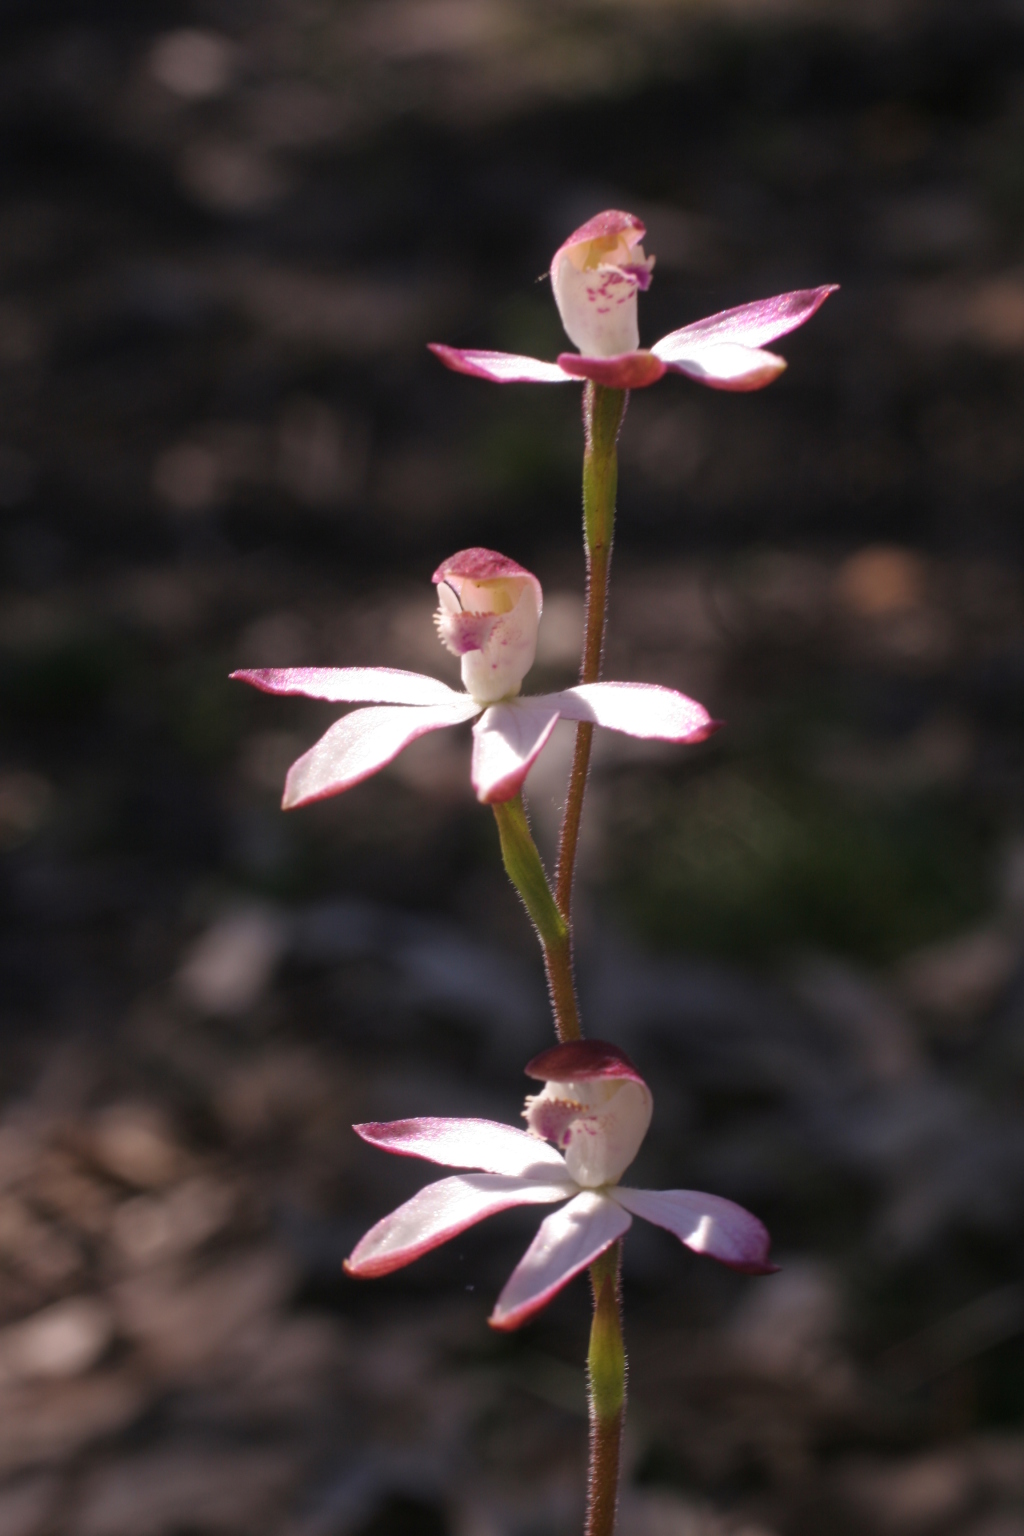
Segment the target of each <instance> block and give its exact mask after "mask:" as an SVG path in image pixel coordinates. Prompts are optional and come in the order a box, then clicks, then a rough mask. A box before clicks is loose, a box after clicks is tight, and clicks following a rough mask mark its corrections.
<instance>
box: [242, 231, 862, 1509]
mask: <svg viewBox="0 0 1024 1536" xmlns="http://www.w3.org/2000/svg"><path fill="white" fill-rule="evenodd" d="M644 234H645V231H644V226H643V225H642V224H641V222H640V220H639V219H637V218H635V217H633V215H631V214H628V213H620V212H617V211H615V210H610V211H608V212H606V213H601V214H598V215H597V217H596V218H593V219H591V220H590V221H589V222H588V223H587V224H584V225H583V227H582V228H581V229H578V230H577V231H576V233H575V234H574V235H572V236H570V238H569V239H568V240H567V241H566V242H565V244H564V245H563V246H561V247H560V249H559V250H558V251H556V253H555V256H554V260H553V261H552V264H551V283H552V288H553V291H554V296H555V301H556V303H557V305H558V309H559V313H560V314H561V317H562V323H563V325H564V326H565V330H566V332H567V334H568V336H569V337H570V339H571V340H572V342H573V343H574V344H575V345H576V346H577V347H578V348H579V351H578V352H565V353H562V354H561V355H560V356H559V357H558V359H557V361H556V362H553V363H551V362H543V361H541V360H539V359H537V358H530V357H518V356H512V355H510V354H508V353H503V352H481V351H464V350H462V351H460V350H457V349H455V348H452V347H447V346H441V345H439V344H435V345H434V346H433V347H432V350H433V351H434V352H435V353H436V354H437V355H438V356H439V357H440V358H441V360H442V361H443V362H444V363H445V364H446V365H447V366H448V367H450V368H452V369H454V370H456V371H457V372H460V373H467V374H471V375H474V376H476V377H479V378H485V379H490V380H492V381H494V382H496V383H501V384H509V383H516V382H523V383H540V384H562V383H570V382H573V381H577V382H578V381H580V380H583V381H585V387H584V392H583V424H584V455H583V536H584V551H585V557H586V573H587V602H586V628H585V634H584V642H583V655H582V658H581V662H580V682H579V684H578V685H577V686H576V687H574V688H566V689H563V690H562V691H561V692H559V693H548V694H538V695H525V696H524V695H523V694H522V692H521V689H522V684H523V680H524V679H525V677H526V675H527V673H528V672H529V670H530V668H531V667H532V665H533V661H534V655H535V652H536V645H537V631H538V625H539V624H540V622H541V615H542V611H543V593H542V591H541V585H540V582H539V581H538V580H537V578H536V577H535V576H534V575H533V574H532V573H531V572H530V571H528V570H526V569H525V568H524V567H523V566H521V565H518V564H517V563H516V561H514V560H511V559H509V558H508V556H506V555H502V554H499V553H498V552H497V551H495V550H492V549H486V548H481V547H475V548H472V549H464V550H460V551H459V552H458V553H457V554H455V555H452V556H451V557H450V558H449V559H447V560H445V561H443V562H442V563H441V565H440V566H438V568H437V570H436V571H435V572H434V577H433V580H434V585H435V586H436V588H437V595H438V605H439V606H438V611H437V613H436V615H435V622H436V625H437V631H438V637H439V639H440V640H441V642H442V644H443V645H444V646H445V647H446V648H447V649H448V650H449V651H450V652H452V653H453V654H454V655H456V656H458V657H459V658H460V660H461V670H462V683H463V691H462V692H458V691H457V690H455V689H452V688H449V687H448V686H447V684H445V683H443V682H440V681H439V680H438V679H436V678H433V677H427V676H422V675H420V674H418V673H412V672H401V671H396V670H395V669H393V668H388V667H299V668H268V669H262V670H259V671H242V672H237V673H235V674H233V675H234V676H236V677H239V678H241V679H242V680H244V681H245V682H248V683H250V684H252V685H254V686H255V687H257V688H260V689H262V690H264V691H265V692H268V693H276V694H302V695H305V696H306V697H307V698H315V699H328V700H333V701H335V702H338V703H357V704H366V705H369V706H370V707H368V708H361V709H355V710H353V711H351V712H350V713H348V714H346V715H344V716H342V718H341V719H339V720H337V721H336V722H335V723H334V725H332V726H331V727H330V728H329V730H328V731H327V732H326V734H325V735H324V736H323V737H321V739H320V740H319V741H318V742H316V743H315V744H314V745H313V746H312V747H311V748H310V749H309V751H307V752H306V753H304V755H303V756H302V757H300V758H299V759H298V760H297V762H295V763H293V765H292V767H291V769H290V770H289V772H288V776H287V779H286V781H285V790H284V806H285V808H286V809H290V808H292V807H295V806H300V805H305V804H308V803H310V802H312V801H315V800H320V799H323V798H325V797H326V796H329V795H336V794H340V793H341V792H342V791H344V790H348V789H351V788H353V787H354V786H355V785H357V784H359V783H360V782H361V781H362V780H363V779H365V778H367V777H368V776H369V775H370V774H373V773H376V772H378V771H379V770H380V769H382V768H384V767H385V766H386V765H387V764H388V763H390V762H391V761H392V760H393V759H394V758H395V757H397V755H398V754H399V752H401V751H402V750H403V749H404V748H405V747H406V746H408V745H409V744H410V743H411V742H413V741H415V740H416V739H417V737H419V736H422V735H424V734H425V733H426V732H428V731H436V730H440V729H442V728H443V727H447V726H460V725H462V724H464V723H465V722H468V721H469V720H475V724H474V726H473V752H472V764H471V770H470V778H471V782H472V786H473V789H474V791H475V793H476V796H477V799H478V800H479V801H481V803H483V804H485V805H490V806H491V807H492V809H493V812H494V816H495V819H496V822H497V826H498V833H499V838H500V842H501V852H502V857H503V859H504V863H505V868H506V870H507V872H508V874H509V877H510V879H511V880H512V882H513V884H514V885H515V887H516V889H517V890H518V892H519V894H520V896H521V897H522V900H523V903H524V905H525V907H526V909H527V912H528V913H529V915H530V918H531V919H532V921H533V923H534V926H535V928H536V930H537V934H538V937H539V939H540V943H541V947H542V949H543V953H544V962H545V968H546V971H547V977H548V983H549V989H550V994H551V1004H552V1012H553V1016H554V1023H555V1031H556V1034H557V1036H558V1040H559V1042H560V1043H559V1044H558V1045H557V1046H555V1047H553V1048H552V1049H551V1050H548V1051H545V1052H542V1053H541V1055H540V1056H538V1057H536V1058H535V1059H534V1060H533V1061H531V1062H530V1063H529V1064H528V1065H527V1068H526V1070H527V1072H528V1074H529V1075H531V1076H533V1077H536V1078H538V1079H540V1080H541V1081H542V1082H543V1083H544V1084H545V1086H544V1088H543V1090H542V1091H541V1092H540V1093H538V1094H537V1095H535V1096H534V1097H532V1098H530V1099H528V1100H527V1103H526V1109H525V1112H524V1114H525V1119H526V1125H527V1129H526V1131H521V1130H518V1129H516V1128H514V1127H512V1126H505V1125H499V1124H497V1123H495V1122H492V1121H487V1120H452V1119H439V1118H435V1117H423V1118H419V1119H414V1120H403V1121H394V1122H391V1123H389V1124H379V1123H373V1124H368V1125H360V1126H356V1127H355V1130H356V1131H357V1132H358V1134H359V1135H360V1136H362V1137H363V1139H364V1140H366V1141H368V1142H371V1143H372V1144H373V1145H375V1146H378V1147H381V1148H383V1149H384V1150H386V1151H390V1152H396V1153H399V1154H401V1155H403V1156H411V1157H421V1158H425V1159H428V1160H429V1161H432V1162H436V1163H441V1164H446V1165H448V1166H449V1167H453V1168H458V1169H463V1170H470V1171H469V1172H463V1173H460V1174H457V1175H455V1176H453V1177H450V1178H445V1179H442V1180H440V1181H439V1182H437V1183H435V1184H431V1185H428V1186H427V1187H426V1188H424V1189H422V1190H421V1191H420V1192H419V1194H418V1195H415V1196H413V1198H412V1199H411V1200H409V1201H407V1202H406V1204H405V1205H403V1206H401V1207H400V1208H399V1209H398V1210H397V1211H394V1212H392V1213H391V1215H390V1216H386V1217H384V1218H383V1220H382V1221H380V1222H378V1223H377V1225H376V1226H375V1227H373V1228H372V1230H371V1231H370V1232H368V1233H367V1234H366V1236H365V1237H364V1238H363V1239H362V1241H361V1242H360V1243H358V1244H357V1246H356V1248H355V1249H354V1250H353V1252H352V1254H351V1255H350V1257H349V1259H348V1261H347V1264H346V1268H347V1269H348V1270H349V1272H350V1273H351V1274H353V1275H356V1276H360V1277H363V1278H372V1277H374V1276H380V1275H386V1274H389V1273H391V1271H392V1270H395V1269H398V1268H400V1267H402V1266H403V1265H405V1264H409V1263H411V1262H412V1261H413V1260H414V1259H416V1258H418V1257H419V1256H420V1255H421V1254H423V1253H426V1252H427V1251H428V1250H429V1249H431V1248H433V1247H436V1246H437V1244H438V1243H441V1242H445V1241H447V1239H448V1238H450V1237H454V1236H455V1235H456V1234H457V1233H459V1232H461V1231H464V1230H465V1228H466V1227H468V1226H470V1225H472V1224H473V1223H475V1222H477V1221H480V1220H482V1219H483V1218H484V1217H485V1216H489V1215H491V1214H493V1213H494V1212H497V1211H501V1210H504V1209H506V1208H507V1207H509V1206H512V1205H522V1204H557V1203H560V1202H567V1203H566V1204H565V1205H564V1206H563V1208H562V1209H560V1210H558V1211H556V1212H554V1213H553V1214H552V1215H550V1216H547V1217H546V1218H545V1219H544V1220H543V1221H542V1223H541V1225H540V1229H539V1231H538V1233H537V1236H536V1238H535V1239H534V1241H533V1243H532V1244H531V1245H530V1248H529V1249H528V1250H527V1253H526V1254H525V1256H524V1257H523V1259H522V1261H521V1263H520V1264H519V1265H518V1266H517V1268H516V1270H515V1271H514V1273H513V1274H512V1276H511V1278H510V1279H509V1282H508V1284H507V1285H506V1286H505V1288H504V1290H503V1291H502V1294H501V1296H500V1297H499V1299H498V1303H497V1305H496V1307H495V1309H494V1312H493V1313H492V1315H491V1318H490V1322H491V1324H492V1326H493V1327H495V1328H499V1329H510V1328H517V1327H519V1326H520V1325H521V1324H523V1323H525V1322H526V1321H528V1319H529V1318H530V1317H532V1316H533V1315H534V1313H535V1312H536V1311H537V1310H538V1308H540V1307H542V1306H544V1305H545V1304H546V1303H547V1302H548V1301H549V1300H550V1299H551V1297H552V1296H554V1295H555V1294H556V1293H557V1292H558V1291H559V1290H560V1289H561V1288H562V1287H563V1286H565V1285H566V1284H567V1283H568V1282H569V1281H570V1280H571V1279H572V1278H573V1276H574V1275H577V1274H579V1273H580V1272H581V1271H582V1270H584V1269H587V1268H589V1270H590V1279H591V1286H592V1291H593V1306H594V1313H593V1324H592V1329H591V1339H590V1350H589V1355H588V1384H589V1399H590V1477H589V1483H588V1498H587V1524H586V1531H587V1536H612V1532H613V1528H614V1524H615V1511H616V1505H617V1500H618V1486H619V1447H620V1440H621V1433H622V1423H623V1415H624V1411H625V1373H626V1357H625V1350H624V1346H623V1339H622V1322H621V1294H620V1278H619V1277H620V1261H621V1241H620V1240H621V1238H622V1236H623V1234H624V1233H625V1232H626V1231H627V1229H628V1228H629V1226H630V1225H631V1222H632V1218H633V1216H640V1217H643V1218H645V1219H646V1220H649V1221H653V1222H655V1223H656V1224H658V1225H659V1226H662V1227H665V1228H667V1229H668V1230H669V1231H670V1232H673V1233H675V1235H676V1236H677V1237H678V1238H679V1239H680V1240H681V1241H682V1242H683V1243H684V1244H686V1246H687V1247H689V1248H690V1249H692V1250H693V1251H694V1252H697V1253H702V1254H706V1255H708V1256H709V1257H712V1258H715V1259H718V1260H719V1261H720V1262H721V1263H723V1264H727V1265H729V1266H731V1267H732V1268H734V1269H739V1270H741V1271H743V1272H745V1273H747V1274H768V1273H770V1272H771V1271H772V1269H773V1267H774V1266H773V1265H772V1264H771V1263H770V1262H769V1259H768V1248H769V1240H768V1234H767V1233H766V1232H765V1230H764V1228H763V1227H762V1226H761V1223H760V1222H759V1221H758V1220H757V1218H756V1217H754V1216H752V1215H750V1213H749V1212H747V1211H744V1210H742V1209H741V1208H740V1207H739V1206H736V1205H734V1204H733V1203H732V1202H731V1201H728V1200H723V1199H721V1198H720V1197H719V1196H715V1195H705V1194H699V1193H696V1192H695V1191H692V1190H661V1191H652V1190H638V1189H628V1188H623V1187H622V1186H621V1185H620V1183H619V1180H620V1178H621V1176H622V1174H623V1173H624V1171H625V1170H626V1168H627V1167H628V1166H629V1164H630V1163H631V1162H632V1160H633V1158H634V1157H635V1155H636V1153H637V1150H638V1148H639V1146H640V1143H641V1142H642V1140H643V1138H644V1135H645V1133H646V1131H647V1127H648V1125H649V1123H650V1119H651V1114H652V1110H653V1101H652V1098H651V1094H650V1090H649V1089H648V1087H647V1084H646V1083H645V1082H644V1080H643V1078H642V1077H641V1076H640V1074H639V1072H638V1071H637V1069H636V1068H635V1067H634V1066H633V1064H632V1063H631V1062H630V1061H629V1060H628V1058H627V1057H626V1056H625V1055H624V1054H623V1052H622V1051H621V1050H619V1049H618V1047H616V1046H614V1045H610V1044H608V1043H607V1042H602V1041H596V1040H583V1039H582V1038H581V1037H582V1033H583V1032H582V1029H581V1025H580V1018H579V1009H578V1006H577V1000H576V988H575V982H574V976H573V953H572V891H573V876H574V871H575V867H576V854H577V848H578V843H579V831H580V823H581V818H582V813H583V803H584V796H585V792H586V784H587V773H588V769H589V764H590V749H591V743H592V739H593V732H594V727H595V725H600V726H604V727H607V728H609V729H611V730H616V731H623V732H626V733H628V734H629V735H632V736H638V737H645V738H651V737H654V738H659V739H661V740H664V741H672V742H677V743H680V744H684V743H686V744H691V743H696V742H700V741H703V740H704V739H705V738H706V737H707V736H709V735H710V734H711V732H712V731H713V730H714V729H716V725H717V722H716V721H714V720H712V718H711V716H710V715H709V714H708V712H707V710H706V709H704V707H703V706H702V705H700V704H698V703H696V702H695V701H694V700H693V699H690V698H687V697H686V695H685V694H681V693H677V692H676V691H675V690H674V689H670V688H661V687H657V686H655V685H653V684H649V683H637V682H602V681H600V677H601V665H602V657H603V652H604V637H605V618H606V612H607V605H608V578H609V569H610V562H611V553H612V541H613V537H614V525H615V495H616V484H617V461H616V444H617V441H618V435H619V431H620V428H621V426H622V421H623V417H624V415H625V410H626V404H627V401H628V398H629V396H628V392H629V390H631V389H639V388H644V387H646V386H648V385H650V384H654V383H656V382H657V381H658V380H659V379H661V378H662V377H664V375H665V374H666V373H681V374H685V375H687V376H688V377H689V378H691V379H694V380H696V381H697V382H699V383H702V384H706V385H708V386H710V387H711V388H713V389H725V390H753V389H760V388H762V387H763V386H764V385H766V384H770V383H771V382H772V380H773V379H775V378H777V377H778V375H779V374H780V373H781V372H782V370H783V369H784V368H785V366H786V365H785V363H784V361H783V360H782V358H780V357H776V356H775V355H774V354H773V353H771V352H766V351H764V350H763V347H764V344H765V343H766V342H768V341H771V340H772V339H773V338H774V337H777V336H782V335H784V334H785V333H786V332H788V331H791V330H794V329H795V328H796V327H797V326H799V325H802V324H803V323H804V321H805V320H808V319H809V318H810V317H811V315H813V314H814V312H815V310H817V309H818V308H819V306H820V305H821V304H822V303H823V302H824V300H825V299H826V298H827V296H828V294H829V293H831V292H832V291H833V290H832V288H830V287H821V288H813V289H802V290H800V291H798V292H794V293H786V294H781V295H779V296H777V297H776V298H772V299H764V300H762V301H760V302H758V303H755V304H747V305H743V306H741V307H740V308H738V309H732V310H726V311H725V312H723V313H722V314H718V315H713V316H711V317H710V318H709V319H706V320H699V321H697V322H696V323H695V324H693V325H689V326H686V327H684V328H683V329H682V330H679V331H673V332H671V333H670V334H669V335H668V336H664V337H662V339H661V340H660V341H658V342H655V344H654V346H653V347H651V348H650V349H649V350H646V349H644V348H642V347H641V346H640V334H639V327H638V317H637V296H638V294H639V293H641V292H642V291H643V290H645V289H646V288H647V287H649V285H650V282H651V274H652V271H653V268H654V258H653V256H647V255H645V253H644V248H643V244H642V241H643V238H644ZM559 719H567V720H572V721H574V722H576V744H575V751H574V756H573V763H572V770H571V774H570V779H569V784H568V789H567V794H566V801H565V808H564V812H563V818H562V827H561V835H560V839H559V852H558V868H557V879H556V882H555V884H554V886H552V883H551V882H550V881H549V879H548V875H547V872H546V871H545V869H544V865H543V863H542V861H541V858H540V855H539V853H538V851H537V848H536V845H535V843H534V840H533V837H532V835H531V832H530V827H529V822H528V820H527V817H526V812H525V809H524V807H523V801H522V793H521V791H522V787H523V784H524V782H525V780H526V777H527V775H528V773H529V771H530V769H531V767H532V766H533V764H534V762H535V761H536V759H537V757H538V756H539V754H540V752H541V751H542V750H543V748H544V746H545V744H546V742H547V741H548V739H549V737H550V735H551V732H552V730H553V729H554V727H555V724H556V722H557V721H558V720H559Z"/></svg>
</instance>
